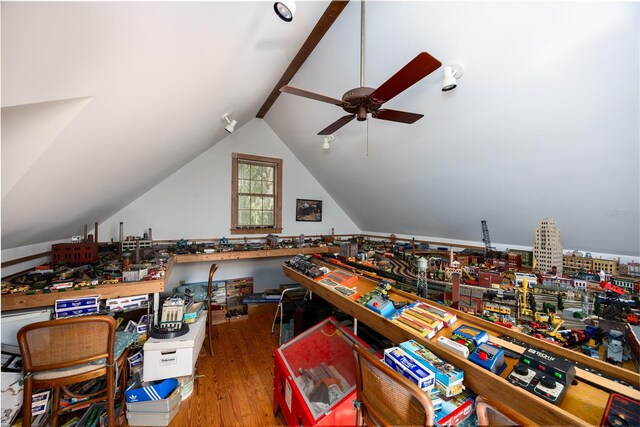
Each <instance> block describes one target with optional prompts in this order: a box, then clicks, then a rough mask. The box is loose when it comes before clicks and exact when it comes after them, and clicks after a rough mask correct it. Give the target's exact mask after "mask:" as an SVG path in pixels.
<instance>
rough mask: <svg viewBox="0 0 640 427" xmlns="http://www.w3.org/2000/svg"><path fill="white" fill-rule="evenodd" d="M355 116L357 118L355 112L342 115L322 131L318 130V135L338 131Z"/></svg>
mask: <svg viewBox="0 0 640 427" xmlns="http://www.w3.org/2000/svg"><path fill="white" fill-rule="evenodd" d="M355 118H356V115H355V114H349V115H347V116H342V117H340V118H339V119H338V120H336V121H335V122H333V123H331V124H330V125H329V126H327V127H326V128H324V129H322V130H321V131H320V132H318V135H331V134H332V133H334V132H335V131H337V130H338V129H340V128H341V127H342V126H344V125H346V124H347V123H349V122H350V121H351V120H353V119H355Z"/></svg>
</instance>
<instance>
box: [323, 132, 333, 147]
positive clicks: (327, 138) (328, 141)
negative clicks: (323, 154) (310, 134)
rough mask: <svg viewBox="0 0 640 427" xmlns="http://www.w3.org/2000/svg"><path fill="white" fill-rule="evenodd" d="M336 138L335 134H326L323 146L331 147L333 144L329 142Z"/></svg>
mask: <svg viewBox="0 0 640 427" xmlns="http://www.w3.org/2000/svg"><path fill="white" fill-rule="evenodd" d="M334 139H336V138H335V137H334V136H333V135H329V136H325V137H324V142H323V143H322V148H323V149H325V150H328V149H329V148H331V145H329V143H330V142H333V140H334Z"/></svg>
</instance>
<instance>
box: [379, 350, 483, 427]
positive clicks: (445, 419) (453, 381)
mask: <svg viewBox="0 0 640 427" xmlns="http://www.w3.org/2000/svg"><path fill="white" fill-rule="evenodd" d="M384 362H385V363H386V364H387V365H389V366H390V367H392V368H393V369H394V370H396V371H397V372H400V373H401V374H402V375H403V376H405V377H407V378H409V379H410V380H411V381H412V382H414V383H416V384H417V385H418V387H420V388H421V389H422V390H424V391H425V393H427V394H428V395H429V397H430V398H431V402H432V403H433V407H434V410H435V425H436V426H449V425H457V424H460V423H461V422H462V421H464V420H465V419H467V418H468V417H469V416H470V415H471V413H472V412H473V402H474V399H475V396H474V395H473V394H472V393H471V392H469V391H467V390H465V389H464V386H463V384H462V382H463V380H464V372H463V371H461V370H460V369H458V368H456V367H454V366H453V365H451V364H449V363H447V362H446V361H444V360H442V359H440V358H439V357H438V356H436V355H435V354H433V353H432V352H431V351H430V350H428V349H427V348H425V347H424V346H422V345H421V344H419V343H417V342H416V341H413V340H409V341H405V342H403V343H400V346H399V347H393V348H389V349H386V350H385V352H384ZM434 386H435V387H434Z"/></svg>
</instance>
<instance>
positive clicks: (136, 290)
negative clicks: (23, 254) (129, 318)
mask: <svg viewBox="0 0 640 427" xmlns="http://www.w3.org/2000/svg"><path fill="white" fill-rule="evenodd" d="M162 291H164V280H163V279H158V280H144V281H141V282H119V283H112V284H107V285H96V286H92V287H85V288H81V289H73V288H69V289H64V290H59V291H51V292H46V293H45V292H41V291H38V292H35V293H28V292H17V293H15V294H5V295H2V309H1V310H2V311H3V312H5V311H9V310H19V309H22V308H35V307H47V306H52V305H54V304H55V301H56V300H57V299H67V298H79V297H83V296H88V295H99V296H100V299H106V298H122V297H130V296H133V295H141V294H154V308H157V307H156V305H157V301H156V299H157V298H158V294H159V293H160V292H162Z"/></svg>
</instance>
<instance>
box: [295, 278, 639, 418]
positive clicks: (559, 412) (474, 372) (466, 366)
mask: <svg viewBox="0 0 640 427" xmlns="http://www.w3.org/2000/svg"><path fill="white" fill-rule="evenodd" d="M283 270H284V273H285V275H286V276H288V277H289V278H291V279H293V280H294V281H296V282H298V283H299V284H301V285H302V286H304V287H305V288H307V289H309V290H310V291H312V292H313V293H315V294H316V295H318V296H319V297H321V298H323V299H325V300H326V301H328V302H329V303H331V304H333V305H334V306H336V307H338V308H339V309H341V310H342V311H344V312H345V313H347V314H349V315H351V316H353V317H354V318H357V319H358V320H359V321H361V322H362V323H364V324H365V325H367V326H368V327H370V328H372V329H374V330H375V331H377V332H378V333H380V334H382V335H383V336H385V337H387V338H388V339H390V340H391V341H393V342H395V343H400V342H403V341H406V340H409V339H413V340H416V341H417V342H420V343H421V344H423V345H424V346H425V347H427V348H428V349H429V350H431V351H433V352H434V353H435V354H437V355H438V356H440V357H442V358H444V359H446V360H448V361H450V362H451V363H453V364H454V365H455V366H457V367H459V368H461V369H463V370H464V375H465V380H464V382H465V385H466V386H467V387H468V388H470V389H471V390H472V391H473V392H474V393H476V394H479V395H485V396H489V397H492V398H497V399H499V400H500V401H501V402H503V403H505V404H506V405H508V406H509V407H511V408H512V409H513V410H515V411H517V412H520V413H522V414H526V415H527V416H528V417H529V418H530V419H531V420H533V421H534V422H536V423H538V424H541V425H583V424H592V425H593V424H599V423H600V420H601V418H602V416H603V414H604V409H605V406H606V404H607V399H608V397H609V392H610V391H616V392H618V393H621V394H623V395H626V396H629V397H632V398H634V399H638V398H639V397H640V392H638V390H634V389H631V388H629V387H626V386H624V385H622V384H619V383H616V382H614V381H611V380H605V379H602V378H600V377H599V376H597V375H595V374H591V373H589V372H586V371H584V370H581V369H579V370H578V373H577V374H576V380H577V382H578V383H577V385H572V386H570V387H569V389H568V391H567V393H566V395H565V397H564V399H563V401H562V402H561V403H560V405H559V406H554V405H552V404H551V403H548V402H546V401H544V400H542V399H540V398H538V397H536V396H534V395H533V394H530V393H529V392H527V391H525V390H523V389H521V388H519V387H516V386H514V385H512V384H511V383H510V382H508V381H507V380H506V379H505V377H506V376H507V375H508V373H509V372H510V371H511V368H512V366H513V365H515V363H516V362H517V361H516V360H514V359H508V358H507V362H508V363H509V365H510V366H509V367H507V369H505V370H504V372H503V373H502V375H501V376H498V375H495V374H492V373H491V372H489V371H486V370H484V369H482V368H480V367H479V366H478V365H476V364H474V363H472V362H470V361H469V360H467V359H464V358H462V357H460V356H457V355H455V354H453V353H450V352H448V351H447V350H445V349H444V348H442V347H440V346H438V345H437V344H436V339H437V337H439V336H450V335H451V332H452V331H453V329H455V328H456V327H458V326H460V325H462V324H467V325H472V326H475V327H477V328H480V329H484V330H486V331H487V332H488V333H489V335H490V336H491V340H492V341H494V340H498V338H497V336H498V335H509V336H512V337H514V338H517V339H518V340H520V341H523V342H525V343H528V344H534V345H536V346H537V347H539V348H543V349H545V350H547V351H550V352H552V353H555V354H557V355H560V356H563V357H568V358H570V359H572V360H574V361H579V362H580V363H583V362H587V363H584V364H585V365H587V366H590V367H593V368H597V370H598V371H600V372H605V373H607V374H609V375H612V376H614V377H616V378H620V379H623V380H625V381H627V382H628V383H631V384H639V383H640V375H638V374H637V373H634V372H631V371H627V370H625V369H622V368H619V367H616V366H612V365H609V364H606V363H604V362H602V361H598V360H595V359H590V358H588V357H586V356H585V355H582V354H579V353H576V352H573V351H571V350H567V349H564V348H561V347H557V346H553V345H552V344H549V343H544V342H543V341H540V340H536V339H534V338H532V337H530V336H528V335H524V334H521V333H519V332H516V331H513V330H510V329H507V328H503V327H501V326H498V325H496V324H493V323H491V322H487V321H485V320H482V319H480V318H478V317H475V316H472V315H469V314H466V313H463V312H461V311H458V310H454V309H451V308H447V310H449V311H451V312H454V313H455V314H456V316H457V318H458V320H457V322H456V323H455V324H454V325H452V327H451V328H444V329H442V330H441V331H439V332H438V334H437V335H436V337H434V338H433V339H432V340H429V339H426V338H423V337H420V336H417V335H414V334H413V333H412V332H410V331H409V330H407V329H404V328H403V327H401V326H400V325H399V324H397V323H396V322H391V321H389V320H387V319H385V318H384V317H382V316H380V315H378V314H376V313H375V312H373V311H371V310H369V309H367V308H366V307H364V306H363V305H361V304H358V303H357V302H355V301H353V300H351V299H349V298H346V297H345V296H343V295H342V294H339V293H338V292H336V291H334V290H333V289H331V288H329V287H326V286H323V285H321V284H319V283H317V282H315V281H314V280H312V279H310V278H308V277H306V276H304V275H302V274H301V273H299V272H297V271H295V270H293V269H291V268H289V267H287V266H283ZM353 286H354V285H350V287H353ZM375 286H376V282H375V281H373V280H369V279H366V278H359V280H358V282H356V284H355V287H356V288H357V290H358V292H360V293H364V292H368V291H370V290H372V289H373V288H374V287H375ZM390 297H391V299H392V300H394V301H402V300H409V301H414V300H420V301H424V302H427V303H428V304H432V305H436V304H434V303H433V302H431V301H428V300H425V299H422V298H419V297H417V296H416V295H413V294H409V293H406V292H402V291H399V290H396V289H393V290H392V291H391V292H390ZM543 344H548V345H547V346H545V345H543ZM511 349H513V350H515V351H518V350H520V352H521V351H522V350H523V348H522V347H520V346H514V347H512V348H511ZM589 359H590V360H589ZM594 384H595V385H594Z"/></svg>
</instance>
